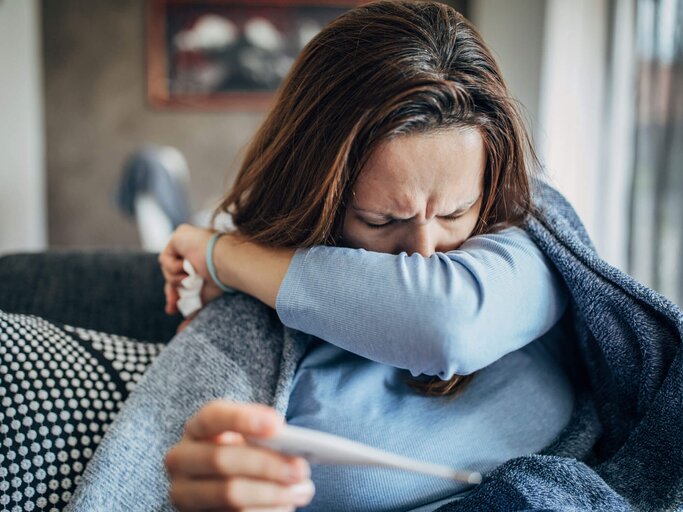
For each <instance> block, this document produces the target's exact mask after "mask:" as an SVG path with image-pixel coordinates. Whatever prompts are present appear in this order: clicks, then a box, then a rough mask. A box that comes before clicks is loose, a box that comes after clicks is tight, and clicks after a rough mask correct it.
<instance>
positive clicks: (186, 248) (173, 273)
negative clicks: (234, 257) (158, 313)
mask: <svg viewBox="0 0 683 512" xmlns="http://www.w3.org/2000/svg"><path fill="white" fill-rule="evenodd" d="M214 233H215V231H212V230H210V229H205V228H198V227H196V226H192V225H190V224H181V225H180V226H178V227H177V228H176V230H175V231H174V232H173V235H171V239H170V240H169V241H168V243H167V244H166V247H165V248H164V250H163V251H161V254H159V264H160V265H161V271H162V272H163V274H164V279H165V280H166V283H165V285H164V293H165V295H166V310H165V311H166V313H167V314H169V315H174V314H176V313H177V312H178V299H179V298H180V296H179V294H178V287H179V286H180V281H182V280H183V279H184V278H186V277H187V273H186V272H185V270H183V260H184V259H187V260H189V262H190V263H191V264H192V266H193V267H194V269H195V270H196V271H197V274H199V276H200V277H202V278H203V279H204V286H203V287H202V291H201V299H202V304H206V303H207V302H210V301H212V300H213V299H215V298H217V297H219V296H220V295H221V294H222V293H223V292H222V291H221V289H220V288H219V287H218V286H216V284H215V283H214V282H213V280H212V279H211V276H210V275H209V270H208V269H207V267H206V247H207V245H208V244H209V239H210V238H211V236H212V235H213V234H214ZM190 319H191V318H189V319H186V320H185V321H184V322H183V323H182V324H181V326H180V328H179V330H181V329H182V328H184V327H185V326H186V325H187V323H188V321H189V320H190Z"/></svg>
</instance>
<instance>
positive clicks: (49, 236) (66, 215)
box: [0, 0, 683, 305]
mask: <svg viewBox="0 0 683 512" xmlns="http://www.w3.org/2000/svg"><path fill="white" fill-rule="evenodd" d="M353 3H354V2H349V1H343V0H340V1H331V0H325V1H319V2H314V1H310V0H308V1H299V2H297V1H284V0H272V1H266V0H250V1H246V0H243V1H238V0H97V1H93V0H0V255H1V254H6V253H10V252H20V251H42V250H46V249H93V248H117V249H118V248H131V249H139V248H144V249H146V250H152V251H153V250H158V248H159V247H161V246H163V243H164V241H165V237H166V236H167V234H168V233H169V232H170V230H172V229H173V227H174V226H175V225H177V223H179V222H182V221H188V220H189V221H191V222H195V223H197V224H203V223H206V222H207V215H208V213H209V212H210V211H211V210H212V209H213V208H214V207H215V205H216V203H217V202H218V200H219V199H220V198H221V196H222V195H223V193H224V192H225V191H226V190H227V189H228V188H229V186H230V183H231V182H232V179H233V177H234V175H235V173H236V171H237V169H238V167H239V163H240V158H241V156H242V153H241V151H243V149H244V147H245V145H246V144H247V142H248V141H249V139H250V137H251V136H252V135H253V133H254V132H255V130H256V129H257V127H258V126H259V124H260V122H261V121H262V120H263V118H264V116H265V112H266V111H267V109H268V105H269V104H270V101H271V99H272V90H274V89H275V88H276V87H277V84H278V83H279V81H280V79H281V77H282V76H283V75H284V74H285V73H286V72H287V70H288V69H289V66H290V64H291V62H292V60H293V59H294V58H295V56H296V54H297V53H298V51H299V50H300V48H301V47H302V46H303V45H304V44H305V43H306V42H307V41H308V40H309V39H310V38H311V37H312V36H313V35H314V34H315V33H316V32H317V31H318V30H319V29H320V27H321V26H323V24H324V23H325V22H326V21H327V20H329V19H331V18H332V17H334V16H336V15H338V14H339V13H340V12H343V10H344V9H347V8H349V7H350V6H351V5H353ZM447 3H450V4H452V5H453V6H455V7H456V8H457V9H459V10H460V11H461V12H463V14H465V16H467V17H468V18H469V19H470V20H471V21H472V22H473V23H474V25H475V26H476V27H477V28H478V29H479V31H480V32H481V34H482V36H483V37H484V39H485V40H486V41H487V43H488V44H489V46H490V47H491V48H492V50H493V51H494V53H495V55H496V57H497V58H498V62H499V64H500V65H501V68H502V70H503V74H504V76H505V78H506V80H507V82H508V84H509V86H510V89H511V91H512V94H513V95H514V96H515V98H517V99H518V100H519V102H520V104H521V105H523V112H524V115H525V118H526V122H527V125H528V128H529V130H530V132H531V133H532V135H533V137H534V140H535V145H536V148H537V150H538V153H539V155H540V158H541V161H542V163H543V165H544V167H545V169H546V172H547V175H548V179H549V180H550V181H551V182H552V183H553V184H554V185H555V186H556V187H558V188H559V189H560V190H561V191H562V192H563V193H564V194H565V195H566V196H567V197H568V198H569V200H570V201H571V202H572V203H573V204H574V206H575V208H576V209H577V211H578V212H579V214H580V215H581V217H582V219H583V221H584V223H585V225H586V227H587V228H588V231H589V233H590V235H591V237H592V239H593V240H594V242H595V244H596V246H597V248H598V251H599V253H600V254H601V255H602V256H603V257H604V258H605V259H606V260H607V261H609V262H610V263H611V264H613V265H615V266H616V267H618V268H620V269H622V270H625V271H626V272H628V273H630V274H632V275H633V276H634V277H636V278H637V279H638V280H640V281H642V282H644V283H645V284H647V285H649V286H651V287H653V288H655V289H657V290H659V291H660V292H662V293H664V294H665V295H666V296H668V297H669V298H670V299H672V300H674V301H675V302H677V303H678V304H679V305H682V304H683V269H682V268H681V262H683V131H682V128H683V127H682V120H683V81H682V79H683V71H682V70H683V41H682V30H683V0H462V1H456V0H453V1H450V2H447Z"/></svg>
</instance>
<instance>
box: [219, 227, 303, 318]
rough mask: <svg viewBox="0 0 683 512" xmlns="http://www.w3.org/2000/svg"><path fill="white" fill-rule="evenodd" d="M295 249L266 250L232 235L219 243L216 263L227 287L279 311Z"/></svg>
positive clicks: (264, 247) (220, 277)
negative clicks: (277, 301) (279, 292)
mask: <svg viewBox="0 0 683 512" xmlns="http://www.w3.org/2000/svg"><path fill="white" fill-rule="evenodd" d="M293 255H294V249H280V248H272V247H266V246H263V245H259V244H255V243H252V242H248V241H244V240H242V239H240V238H239V236H238V235H233V234H228V235H225V236H222V237H220V238H219V239H218V241H217V242H216V246H215V247H214V252H213V261H214V265H215V267H216V273H217V274H218V278H219V279H220V280H221V282H222V283H223V284H226V285H227V286H230V287H232V288H236V289H237V290H239V291H241V292H244V293H246V294H247V295H251V296H253V297H255V298H257V299H259V300H260V301H261V302H263V303H265V304H267V305H268V306H270V307H272V308H275V301H276V298H277V294H278V290H279V289H280V285H281V284H282V281H283V279H284V277H285V274H286V273H287V268H288V267H289V264H290V262H291V261H292V257H293Z"/></svg>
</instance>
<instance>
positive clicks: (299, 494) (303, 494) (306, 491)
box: [289, 480, 315, 505]
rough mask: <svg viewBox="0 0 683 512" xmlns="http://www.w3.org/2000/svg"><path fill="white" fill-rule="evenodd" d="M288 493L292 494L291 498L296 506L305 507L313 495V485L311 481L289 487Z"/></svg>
mask: <svg viewBox="0 0 683 512" xmlns="http://www.w3.org/2000/svg"><path fill="white" fill-rule="evenodd" d="M289 491H290V492H291V493H292V498H293V499H294V500H295V501H296V504H297V505H305V504H306V503H308V502H309V501H310V500H311V498H312V497H313V494H314V493H315V485H313V482H312V481H311V480H306V481H305V482H301V483H300V484H296V485H290V486H289Z"/></svg>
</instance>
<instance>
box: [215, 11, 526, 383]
mask: <svg viewBox="0 0 683 512" xmlns="http://www.w3.org/2000/svg"><path fill="white" fill-rule="evenodd" d="M451 127H475V128H476V129H477V130H478V131H479V133H480V134H481V136H482V138H483V141H484V147H485V151H486V155H487V161H486V169H485V174H484V190H483V194H484V195H483V202H482V209H481V214H480V218H479V221H478V222H477V225H476V226H475V229H474V233H473V234H479V233H483V232H487V231H491V230H495V229H499V228H500V227H501V226H505V225H518V224H519V223H520V222H521V221H522V219H523V218H524V216H525V215H526V214H527V212H528V211H530V207H531V199H530V190H529V174H530V172H532V171H534V170H535V169H537V163H538V162H537V159H536V155H535V153H534V150H533V146H532V144H531V142H530V140H529V136H528V134H527V132H526V130H525V128H524V125H523V123H522V121H521V117H520V115H519V113H518V111H517V109H516V107H515V102H514V100H513V99H512V98H511V97H510V95H509V93H508V90H507V87H506V85H505V83H504V81H503V78H502V76H501V73H500V70H499V68H498V65H497V64H496V62H495V60H494V58H493V56H492V55H491V52H490V51H489V49H488V48H487V47H486V45H485V44H484V42H483V41H482V39H481V36H480V35H479V34H478V33H477V31H476V30H475V29H474V28H473V27H472V25H471V24H470V23H469V22H468V21H467V20H466V19H465V18H464V17H463V16H462V15H461V14H460V13H458V12H457V11H456V10H455V9H453V8H451V7H449V6H447V5H445V4H441V3H437V2H409V1H378V2H373V3H370V4H366V5H363V6H360V7H356V8H355V9H352V10H350V11H348V12H347V13H345V14H343V15H342V16H340V17H338V18H337V19H336V20H334V21H333V22H332V23H330V24H329V25H328V26H327V27H325V28H324V29H323V30H322V31H321V32H320V33H319V34H318V35H317V36H316V37H314V38H313V39H312V40H311V41H310V42H309V43H308V45H307V46H306V47H305V48H304V49H303V51H302V53H301V54H300V56H299V57H298V59H297V60H296V62H295V63H294V65H293V66H292V69H291V70H290V72H289V74H288V76H287V77H286V79H285V80H284V82H283V84H282V86H281V88H280V90H279V92H278V96H277V99H276V102H275V105H274V107H273V109H272V111H271V112H270V114H269V115H268V117H267V118H266V120H265V122H264V123H263V124H262V126H261V127H260V129H259V130H258V132H257V133H256V135H255V137H254V139H253V140H252V141H251V144H250V146H249V148H248V149H247V153H246V155H245V158H244V161H243V163H242V166H241V169H240V171H239V173H238V175H237V178H236V181H235V183H234V185H233V188H232V190H231V191H230V193H229V194H228V195H227V197H225V199H224V200H223V201H222V202H221V204H220V206H219V207H218V209H217V210H216V213H218V212H221V211H226V212H229V213H230V214H231V215H232V218H233V221H234V224H235V226H236V227H237V228H238V229H239V231H240V233H241V234H243V235H244V236H245V237H247V238H248V239H250V240H252V241H254V242H258V243H262V244H265V245H269V246H274V247H309V246H313V245H320V244H324V245H336V244H337V243H338V242H339V239H340V236H341V231H342V224H343V220H344V214H345V210H346V201H347V199H348V198H349V196H350V194H351V192H352V190H353V187H354V184H355V182H356V179H357V178H358V175H359V173H360V171H361V169H362V168H363V165H364V163H365V162H366V160H367V158H368V157H369V155H370V154H371V152H372V151H373V149H374V148H375V147H376V146H377V144H378V143H380V142H382V141H385V140H387V139H388V138H391V137H396V136H400V135H404V134H410V133H424V132H429V131H433V130H440V129H445V128H451ZM528 162H532V163H534V164H536V165H535V166H532V165H528ZM469 378H470V376H465V377H463V376H459V375H456V376H454V377H453V378H452V379H450V380H448V381H442V380H440V379H438V378H436V377H433V378H430V379H429V380H427V381H425V380H420V379H416V380H414V381H411V385H413V387H415V388H416V389H419V390H421V391H422V392H424V393H425V394H429V395H439V396H440V395H447V394H449V395H455V394H456V393H457V392H458V391H459V390H460V389H462V386H463V385H464V383H465V382H467V381H468V380H469Z"/></svg>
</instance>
